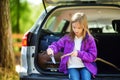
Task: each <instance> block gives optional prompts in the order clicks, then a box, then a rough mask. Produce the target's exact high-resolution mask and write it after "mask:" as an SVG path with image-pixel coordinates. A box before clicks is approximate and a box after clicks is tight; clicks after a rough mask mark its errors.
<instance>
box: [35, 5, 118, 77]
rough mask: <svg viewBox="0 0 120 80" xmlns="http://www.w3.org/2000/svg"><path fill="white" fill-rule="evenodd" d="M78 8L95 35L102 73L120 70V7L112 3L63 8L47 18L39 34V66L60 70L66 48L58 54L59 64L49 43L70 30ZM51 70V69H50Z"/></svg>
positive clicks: (45, 69) (49, 71) (55, 70)
mask: <svg viewBox="0 0 120 80" xmlns="http://www.w3.org/2000/svg"><path fill="white" fill-rule="evenodd" d="M76 12H84V13H85V14H86V16H87V19H88V27H89V30H90V32H91V34H92V35H93V36H94V38H95V41H96V45H97V50H98V59H96V63H97V67H98V73H99V74H106V73H107V74H120V64H119V58H120V51H119V48H120V16H119V14H120V8H118V7H114V6H113V7H110V6H96V7H95V6H91V7H84V6H83V7H71V8H60V9H56V10H55V11H53V12H52V14H51V15H49V17H48V18H47V21H46V22H45V24H44V26H43V27H42V30H41V32H40V36H39V48H38V54H37V62H36V64H37V66H38V68H39V71H41V72H42V73H44V74H61V75H62V73H60V72H59V71H58V67H59V63H60V56H61V55H62V54H63V49H61V51H60V52H59V53H58V54H56V55H55V56H54V57H55V60H56V64H54V63H53V62H52V61H51V58H50V56H48V55H47V54H46V49H47V48H48V46H49V45H50V44H51V43H52V42H54V41H58V40H59V39H60V38H61V37H63V36H64V35H65V34H68V33H69V32H70V18H71V16H72V14H74V13H76ZM51 72H52V73H51Z"/></svg>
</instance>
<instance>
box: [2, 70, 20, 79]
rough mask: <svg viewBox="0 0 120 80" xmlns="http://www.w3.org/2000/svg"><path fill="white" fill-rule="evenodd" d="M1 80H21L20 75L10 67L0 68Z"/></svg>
mask: <svg viewBox="0 0 120 80" xmlns="http://www.w3.org/2000/svg"><path fill="white" fill-rule="evenodd" d="M0 80H19V75H18V73H16V72H13V71H11V70H9V69H4V68H0Z"/></svg>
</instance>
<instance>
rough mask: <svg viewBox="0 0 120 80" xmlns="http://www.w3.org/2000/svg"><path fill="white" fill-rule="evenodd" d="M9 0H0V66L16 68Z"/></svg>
mask: <svg viewBox="0 0 120 80" xmlns="http://www.w3.org/2000/svg"><path fill="white" fill-rule="evenodd" d="M9 8H10V7H9V0H0V67H2V68H5V69H10V70H15V69H14V68H15V67H14V53H13V47H12V33H11V24H10V14H9V13H10V10H9Z"/></svg>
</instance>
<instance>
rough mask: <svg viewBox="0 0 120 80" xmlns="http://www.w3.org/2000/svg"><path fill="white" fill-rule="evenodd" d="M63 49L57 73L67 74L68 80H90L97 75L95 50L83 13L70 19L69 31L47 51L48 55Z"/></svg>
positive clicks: (76, 14)
mask: <svg viewBox="0 0 120 80" xmlns="http://www.w3.org/2000/svg"><path fill="white" fill-rule="evenodd" d="M61 48H64V55H63V56H62V57H61V62H60V66H59V71H60V72H64V73H65V74H67V73H68V74H69V79H70V80H91V75H92V76H95V75H96V74H97V67H96V66H95V64H94V61H95V59H96V57H97V48H96V43H95V40H94V38H93V36H92V35H91V34H90V32H89V29H88V24H87V18H86V15H85V14H84V13H75V14H74V15H73V16H72V18H71V31H70V33H69V34H67V35H65V36H63V37H62V38H61V39H60V40H58V41H57V42H53V43H52V44H51V45H49V47H48V49H47V54H48V55H54V54H56V53H58V52H59V51H60V50H61Z"/></svg>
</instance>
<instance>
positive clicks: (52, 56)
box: [50, 55, 56, 64]
mask: <svg viewBox="0 0 120 80" xmlns="http://www.w3.org/2000/svg"><path fill="white" fill-rule="evenodd" d="M50 58H51V60H52V62H53V63H54V64H56V61H55V58H54V55H50Z"/></svg>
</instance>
